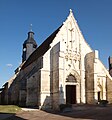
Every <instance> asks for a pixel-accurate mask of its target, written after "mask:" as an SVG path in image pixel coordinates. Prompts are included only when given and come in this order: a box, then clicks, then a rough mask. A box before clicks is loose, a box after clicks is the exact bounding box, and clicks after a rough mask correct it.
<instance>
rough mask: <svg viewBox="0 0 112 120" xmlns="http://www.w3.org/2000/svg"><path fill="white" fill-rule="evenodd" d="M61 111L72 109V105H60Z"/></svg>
mask: <svg viewBox="0 0 112 120" xmlns="http://www.w3.org/2000/svg"><path fill="white" fill-rule="evenodd" d="M59 108H60V111H63V110H64V109H65V108H72V105H71V104H60V105H59Z"/></svg>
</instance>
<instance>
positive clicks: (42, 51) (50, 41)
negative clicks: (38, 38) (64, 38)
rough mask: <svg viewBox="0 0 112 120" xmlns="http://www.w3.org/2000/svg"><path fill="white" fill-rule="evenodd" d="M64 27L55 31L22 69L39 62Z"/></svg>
mask: <svg viewBox="0 0 112 120" xmlns="http://www.w3.org/2000/svg"><path fill="white" fill-rule="evenodd" d="M61 27H62V25H61V26H60V27H59V28H58V29H57V30H56V31H54V32H53V33H52V34H51V35H50V36H49V37H48V38H47V39H46V40H45V41H44V42H43V43H42V44H41V45H40V46H39V47H38V48H37V49H36V50H35V51H34V52H33V53H32V54H31V55H30V57H29V58H28V59H27V61H26V62H25V63H24V65H23V66H22V68H21V69H24V68H26V67H27V66H28V65H30V64H31V63H33V62H34V61H35V60H37V59H38V58H39V57H41V56H42V55H44V54H45V53H46V52H47V51H48V49H49V48H50V46H49V45H50V44H51V43H52V41H53V39H54V38H55V36H56V34H57V33H58V32H59V30H60V28H61Z"/></svg>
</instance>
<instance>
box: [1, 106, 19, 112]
mask: <svg viewBox="0 0 112 120" xmlns="http://www.w3.org/2000/svg"><path fill="white" fill-rule="evenodd" d="M20 110H21V108H20V107H18V106H15V105H0V112H2V113H16V112H18V111H20Z"/></svg>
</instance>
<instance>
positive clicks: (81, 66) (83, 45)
mask: <svg viewBox="0 0 112 120" xmlns="http://www.w3.org/2000/svg"><path fill="white" fill-rule="evenodd" d="M111 88H112V77H111V76H110V74H109V72H108V70H107V69H106V68H105V67H104V65H103V64H102V62H101V61H100V60H99V54H98V51H97V50H95V51H93V50H92V49H91V47H90V46H89V45H88V43H87V42H86V41H85V39H84V37H83V35H82V33H81V31H80V29H79V26H78V24H77V21H76V20H75V18H74V15H73V12H72V10H70V13H69V15H68V17H67V19H66V20H65V22H63V24H62V25H61V26H60V27H59V28H58V29H57V30H56V31H54V32H53V33H52V34H51V35H50V36H49V37H48V38H47V39H46V40H45V41H44V42H43V43H42V44H41V45H40V46H39V47H37V44H36V41H35V40H34V33H33V32H32V31H30V32H29V33H28V38H27V40H26V41H25V42H24V44H23V55H22V64H21V65H20V66H19V67H18V68H17V69H16V71H15V75H14V76H13V78H11V79H10V80H9V81H8V82H7V83H6V84H5V85H4V89H3V91H2V92H1V96H2V98H4V100H3V103H6V104H19V105H21V106H38V107H39V108H41V109H47V108H53V109H59V105H60V104H96V103H98V101H99V100H108V101H109V103H112V89H111Z"/></svg>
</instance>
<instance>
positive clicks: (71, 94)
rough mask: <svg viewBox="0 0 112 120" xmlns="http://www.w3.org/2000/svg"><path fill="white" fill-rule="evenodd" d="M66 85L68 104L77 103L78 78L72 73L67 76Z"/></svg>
mask: <svg viewBox="0 0 112 120" xmlns="http://www.w3.org/2000/svg"><path fill="white" fill-rule="evenodd" d="M66 82H67V83H68V84H67V85H66V104H76V85H75V84H76V83H77V81H76V78H75V76H74V75H72V74H70V75H69V76H68V77H67V81H66Z"/></svg>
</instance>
